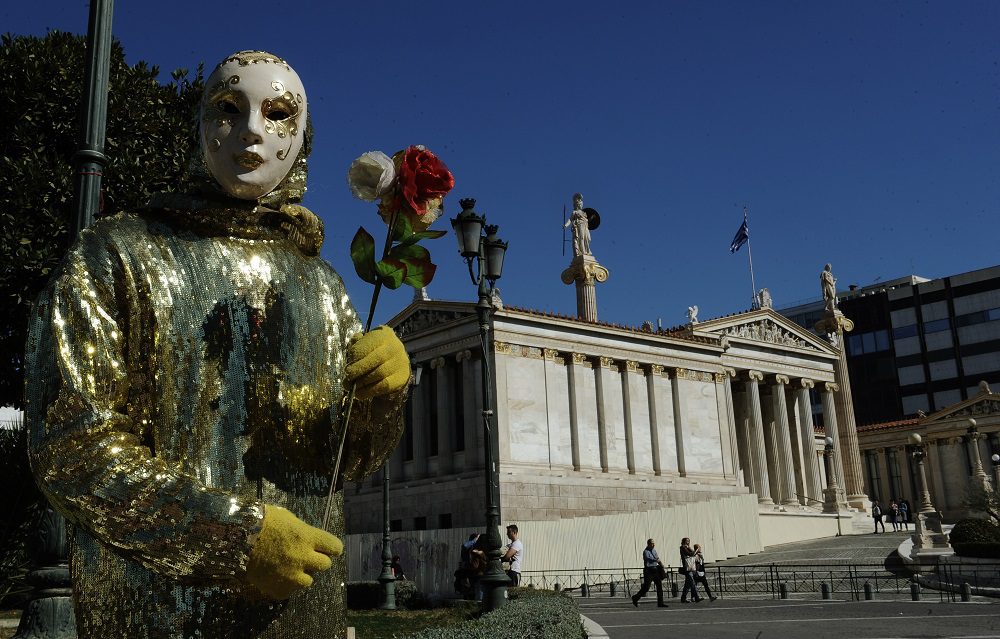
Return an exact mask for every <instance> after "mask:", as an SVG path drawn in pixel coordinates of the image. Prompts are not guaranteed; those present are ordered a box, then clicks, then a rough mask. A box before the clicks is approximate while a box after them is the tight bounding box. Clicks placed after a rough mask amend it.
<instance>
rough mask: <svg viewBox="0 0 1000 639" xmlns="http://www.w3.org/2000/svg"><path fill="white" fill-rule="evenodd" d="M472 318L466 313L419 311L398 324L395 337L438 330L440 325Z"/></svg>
mask: <svg viewBox="0 0 1000 639" xmlns="http://www.w3.org/2000/svg"><path fill="white" fill-rule="evenodd" d="M469 317H472V316H471V315H469V314H468V313H460V312H458V311H445V310H431V309H421V310H418V311H416V312H414V313H413V315H410V316H409V317H407V318H406V319H405V320H403V321H402V322H400V323H399V324H398V325H397V326H396V328H395V329H394V330H395V331H396V335H398V336H399V337H400V338H401V339H402V338H403V337H407V336H409V335H412V334H414V333H419V332H420V331H423V330H427V329H432V328H440V327H441V325H442V324H447V323H448V322H454V321H458V320H462V319H468V318H469Z"/></svg>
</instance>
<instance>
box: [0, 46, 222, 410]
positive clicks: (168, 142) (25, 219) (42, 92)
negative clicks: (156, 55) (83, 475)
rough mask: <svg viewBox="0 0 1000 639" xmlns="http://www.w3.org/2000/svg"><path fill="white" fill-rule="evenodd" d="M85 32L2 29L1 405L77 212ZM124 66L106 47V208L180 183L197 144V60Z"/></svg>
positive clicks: (13, 392)
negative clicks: (166, 72) (163, 75)
mask: <svg viewBox="0 0 1000 639" xmlns="http://www.w3.org/2000/svg"><path fill="white" fill-rule="evenodd" d="M85 44H86V41H85V38H84V37H82V36H76V35H72V34H69V33H63V32H59V31H52V32H50V33H48V34H47V35H46V36H45V37H43V38H38V37H33V36H13V35H10V34H8V35H4V36H3V37H2V46H0V113H3V114H4V115H5V117H4V126H3V127H0V201H2V202H3V203H4V206H3V209H2V210H0V264H3V267H2V269H0V406H16V407H21V406H22V405H23V396H22V392H23V386H24V370H23V360H24V343H25V337H26V333H27V321H28V306H29V304H30V302H31V301H32V300H33V299H34V298H35V297H36V295H37V294H38V292H39V291H40V290H41V288H42V287H43V286H44V285H45V282H46V281H47V280H48V278H49V276H50V275H51V274H52V272H53V271H54V270H55V268H56V266H57V265H58V263H59V260H60V259H61V258H62V256H63V255H64V254H65V253H66V249H67V248H68V246H69V242H70V233H71V230H72V226H73V222H72V220H73V219H74V217H75V209H74V197H73V194H74V178H73V168H72V165H71V158H72V156H73V154H74V153H75V152H76V150H77V147H78V140H79V128H80V127H79V119H80V116H79V113H80V110H81V109H80V102H81V94H82V91H83V77H84V66H85V65H84V53H85ZM158 75H159V68H158V67H156V66H149V65H148V64H147V63H145V62H138V63H137V64H135V65H134V66H129V65H128V64H126V62H125V55H124V52H123V51H122V48H121V45H120V44H119V43H118V42H117V41H116V42H114V43H113V44H112V48H111V76H110V79H111V88H110V95H109V104H108V120H107V142H106V145H105V153H106V155H107V156H108V158H109V165H108V166H107V167H106V168H105V171H104V178H103V189H102V202H103V214H104V215H110V214H113V213H116V212H118V211H123V210H129V209H136V208H138V207H140V206H142V205H144V204H145V203H146V202H147V201H148V199H149V196H150V195H151V194H152V193H155V192H157V191H166V190H177V189H178V187H179V182H180V179H181V177H182V175H183V174H184V172H185V170H186V168H187V164H188V159H189V157H190V155H191V153H192V151H193V150H194V149H195V147H196V143H197V133H196V131H197V126H196V124H197V119H196V113H197V111H196V109H197V105H198V101H199V100H200V98H201V92H202V88H203V86H204V84H203V80H202V70H201V67H199V68H198V71H197V72H196V74H195V76H194V77H193V78H192V79H188V77H187V75H188V73H187V71H186V70H178V71H174V72H173V73H172V74H171V77H172V79H171V80H170V81H169V82H167V83H166V84H160V82H159V81H158V80H157V76H158Z"/></svg>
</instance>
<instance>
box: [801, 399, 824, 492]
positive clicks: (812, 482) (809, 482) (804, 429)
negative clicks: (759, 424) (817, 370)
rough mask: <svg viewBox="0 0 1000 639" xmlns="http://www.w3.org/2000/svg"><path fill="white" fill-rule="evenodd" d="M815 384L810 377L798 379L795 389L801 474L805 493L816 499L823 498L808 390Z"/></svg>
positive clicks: (814, 427) (814, 428)
mask: <svg viewBox="0 0 1000 639" xmlns="http://www.w3.org/2000/svg"><path fill="white" fill-rule="evenodd" d="M813 386H815V382H813V380H811V379H801V380H799V388H798V389H797V390H796V393H797V395H798V400H797V401H796V408H797V410H798V423H799V438H800V440H801V445H802V464H803V468H802V474H803V475H804V476H805V483H806V494H807V495H808V496H809V497H810V498H811V499H815V500H817V501H819V500H822V499H823V488H822V486H823V484H822V482H821V481H820V478H819V463H818V461H817V459H816V426H815V425H814V424H813V414H812V401H811V399H810V397H809V391H810V390H811V389H812V388H813Z"/></svg>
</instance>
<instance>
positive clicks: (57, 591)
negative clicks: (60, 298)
mask: <svg viewBox="0 0 1000 639" xmlns="http://www.w3.org/2000/svg"><path fill="white" fill-rule="evenodd" d="M113 13H114V0H91V3H90V18H89V22H88V27H87V67H86V72H85V79H84V86H83V97H82V111H81V125H82V128H81V132H80V147H79V149H78V150H77V152H76V153H75V154H74V155H73V164H74V167H75V171H76V174H77V180H76V193H75V199H76V216H75V219H74V225H73V235H74V236H76V235H78V234H79V233H80V231H82V230H83V229H85V228H87V227H88V226H90V225H91V224H92V223H93V220H94V214H95V213H96V212H97V210H98V208H99V207H100V196H101V175H102V173H103V170H104V166H105V165H106V164H107V156H105V155H104V140H105V130H106V127H107V116H108V86H109V76H110V67H111V17H112V14H113ZM28 581H29V582H30V583H31V585H32V586H33V590H32V593H31V597H32V598H31V600H30V601H29V602H28V605H27V606H25V609H24V612H23V613H22V614H21V621H20V623H19V624H18V627H17V633H16V634H15V635H14V639H75V638H76V636H77V635H76V618H75V617H74V614H73V599H72V594H73V591H72V582H71V580H70V574H69V544H68V543H67V537H66V520H65V519H64V518H63V516H62V515H60V514H59V513H58V512H56V511H55V510H54V509H53V508H52V507H51V506H47V507H46V510H45V513H44V514H43V516H42V519H41V521H40V522H39V526H38V541H37V542H36V547H35V551H34V568H33V570H32V571H31V572H30V573H28Z"/></svg>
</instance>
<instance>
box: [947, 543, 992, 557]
mask: <svg viewBox="0 0 1000 639" xmlns="http://www.w3.org/2000/svg"><path fill="white" fill-rule="evenodd" d="M951 547H952V548H954V549H955V554H956V555H958V556H960V557H976V558H978V559H1000V543H997V542H982V541H966V542H959V543H952V544H951Z"/></svg>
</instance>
